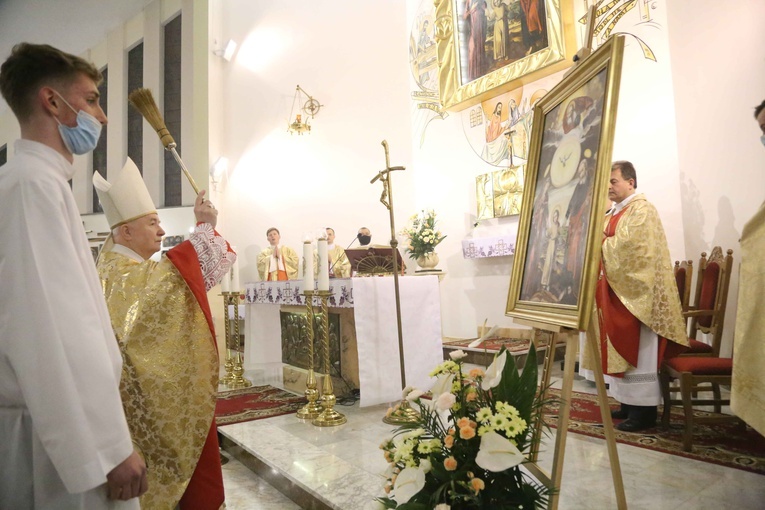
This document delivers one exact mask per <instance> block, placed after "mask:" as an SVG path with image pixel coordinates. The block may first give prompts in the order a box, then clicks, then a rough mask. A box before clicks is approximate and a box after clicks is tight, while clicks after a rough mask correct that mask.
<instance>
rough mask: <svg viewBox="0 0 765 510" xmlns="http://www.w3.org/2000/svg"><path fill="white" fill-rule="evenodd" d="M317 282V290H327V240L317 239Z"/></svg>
mask: <svg viewBox="0 0 765 510" xmlns="http://www.w3.org/2000/svg"><path fill="white" fill-rule="evenodd" d="M317 244H318V246H319V262H318V264H319V284H318V287H317V289H318V290H329V264H328V263H327V240H326V239H319V240H318V242H317Z"/></svg>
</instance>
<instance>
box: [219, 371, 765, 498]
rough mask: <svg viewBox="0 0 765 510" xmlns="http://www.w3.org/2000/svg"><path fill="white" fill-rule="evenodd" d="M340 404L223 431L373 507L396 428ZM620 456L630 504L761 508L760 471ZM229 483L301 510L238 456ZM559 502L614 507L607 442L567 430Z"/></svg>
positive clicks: (257, 377) (628, 450) (272, 462)
mask: <svg viewBox="0 0 765 510" xmlns="http://www.w3.org/2000/svg"><path fill="white" fill-rule="evenodd" d="M556 365H557V364H556ZM279 373H280V370H278V367H274V366H268V367H263V368H262V369H260V370H257V371H254V372H250V373H248V374H246V375H247V376H248V377H250V378H251V379H253V382H254V383H255V384H272V385H275V386H278V385H279V384H280V382H279ZM560 378H561V373H560V372H557V373H555V374H553V380H555V384H554V385H553V386H558V387H559V386H560ZM574 390H576V391H588V392H594V386H593V385H592V384H591V383H589V382H587V381H584V380H581V379H579V378H577V380H576V381H575V382H574ZM336 409H337V410H338V411H340V412H342V413H343V414H345V415H346V416H347V417H348V423H346V424H344V425H341V426H338V427H331V428H320V427H315V426H313V425H311V424H310V423H303V422H301V421H299V420H297V419H296V418H295V417H294V415H286V416H280V417H275V418H270V419H265V420H257V421H252V422H247V423H241V424H234V425H227V426H225V427H221V428H220V431H221V433H222V434H224V435H225V436H226V437H227V438H229V439H231V440H233V441H234V442H235V443H237V444H239V445H241V446H242V447H243V448H244V449H245V450H246V451H247V452H248V453H250V454H252V455H253V456H255V457H256V458H258V459H260V460H262V461H263V462H264V463H265V464H267V465H268V466H269V467H270V469H271V470H272V472H273V473H274V474H276V473H279V474H280V475H281V476H282V477H284V478H285V479H286V480H288V481H289V482H292V484H294V485H293V486H297V487H299V488H302V490H305V491H307V492H310V493H311V494H313V495H314V496H315V497H316V498H318V499H319V500H320V501H321V502H322V503H323V504H324V505H326V506H325V507H329V508H336V509H343V510H364V509H372V508H376V506H375V503H374V498H375V497H376V496H379V495H381V493H382V492H381V486H382V481H383V479H382V477H381V476H380V473H382V472H383V471H384V469H385V468H386V463H385V461H384V459H383V456H382V452H381V450H380V449H379V447H378V446H379V444H380V443H381V442H382V441H383V440H384V439H385V438H387V437H389V436H390V435H391V431H392V429H393V427H391V426H390V425H386V424H385V423H383V422H382V417H383V415H384V413H385V408H384V406H376V407H370V408H359V407H358V404H355V405H353V406H351V407H343V406H338V407H337V408H336ZM553 433H554V430H553ZM554 440H555V438H554V435H553V437H550V438H549V439H547V440H546V441H545V443H544V445H543V452H542V454H541V455H540V465H541V466H542V468H544V469H546V470H548V471H549V470H550V468H551V466H552V449H553V445H554ZM618 452H619V458H620V462H621V469H622V475H623V479H624V486H625V493H626V498H627V503H628V506H629V508H630V509H641V508H646V509H651V510H662V509H673V510H674V509H685V508H687V509H694V510H702V509H721V508H736V509H737V510H746V509H752V510H754V509H758V510H759V509H763V508H765V477H763V476H761V475H756V474H753V473H748V472H745V471H741V470H738V469H732V468H725V467H722V466H717V465H714V464H709V463H705V462H700V461H696V460H691V459H686V458H682V457H678V456H674V455H667V454H662V453H659V452H655V451H651V450H647V449H644V448H637V447H633V446H628V445H623V444H619V445H618ZM224 483H225V487H226V501H227V508H228V510H255V509H274V510H276V509H296V508H300V506H299V505H296V504H295V503H293V502H292V501H290V500H289V499H287V498H286V497H284V496H283V495H281V494H280V493H279V492H278V491H276V490H275V489H274V488H273V487H271V486H270V485H269V484H268V483H266V482H265V481H263V480H262V479H260V478H259V477H258V476H256V475H254V474H253V473H252V472H251V471H249V470H248V469H247V468H246V467H244V466H243V465H242V464H240V463H239V462H237V461H236V460H231V461H230V462H229V463H227V464H226V465H225V466H224ZM559 508H560V509H606V508H616V499H615V497H614V491H613V486H612V480H611V471H610V468H609V460H608V454H607V451H606V447H605V443H604V441H602V440H599V439H594V438H590V437H586V436H582V435H579V434H568V435H567V442H566V454H565V463H564V471H563V483H562V487H561V491H560V504H559Z"/></svg>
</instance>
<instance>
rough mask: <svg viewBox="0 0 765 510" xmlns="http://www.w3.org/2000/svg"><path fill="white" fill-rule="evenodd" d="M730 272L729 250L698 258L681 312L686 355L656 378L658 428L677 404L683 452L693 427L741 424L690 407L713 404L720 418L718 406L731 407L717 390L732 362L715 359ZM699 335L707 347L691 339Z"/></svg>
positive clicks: (688, 448) (667, 362)
mask: <svg viewBox="0 0 765 510" xmlns="http://www.w3.org/2000/svg"><path fill="white" fill-rule="evenodd" d="M732 267H733V250H728V252H727V256H725V257H723V255H722V249H721V248H720V247H719V246H716V247H715V248H714V249H713V250H712V254H711V255H710V257H709V259H707V257H706V253H702V254H701V260H700V261H699V275H698V278H697V281H696V295H695V304H694V305H693V306H689V307H688V309H687V310H685V311H684V312H683V315H684V316H685V317H686V318H687V319H688V318H690V320H691V325H690V335H689V338H690V339H691V352H690V353H685V354H684V355H682V356H678V357H676V358H672V359H668V360H665V361H664V362H663V363H662V366H661V370H660V374H659V376H660V379H661V389H662V395H663V397H664V413H663V414H662V419H661V422H662V426H664V427H665V428H666V427H669V419H670V408H671V406H672V405H677V404H682V406H683V413H684V420H685V428H684V431H683V449H684V450H686V451H691V449H692V443H693V425H694V423H699V422H723V421H725V422H727V421H740V420H739V419H738V418H736V417H735V416H731V415H724V416H714V417H703V418H701V417H694V416H693V406H694V405H712V406H714V411H715V412H716V413H720V411H721V407H722V406H723V405H728V404H730V399H722V398H721V393H720V385H721V384H724V385H730V384H731V380H732V374H733V359H732V358H720V357H719V354H720V343H721V341H722V330H723V325H724V321H725V306H726V304H727V301H728V286H729V284H730V273H731V269H732ZM675 279H676V280H677V273H675ZM699 331H701V332H703V333H706V334H710V335H711V336H712V344H711V345H709V344H706V343H704V342H700V341H698V340H696V336H697V335H698V332H699ZM672 381H678V383H679V386H670V383H671V382H672ZM677 391H679V392H680V399H679V400H672V399H671V393H673V392H677ZM704 392H707V393H708V392H711V393H712V398H702V397H700V394H701V393H704Z"/></svg>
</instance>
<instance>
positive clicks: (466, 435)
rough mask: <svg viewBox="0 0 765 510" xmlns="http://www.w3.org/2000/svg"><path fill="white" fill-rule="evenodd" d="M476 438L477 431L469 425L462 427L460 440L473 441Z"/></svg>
mask: <svg viewBox="0 0 765 510" xmlns="http://www.w3.org/2000/svg"><path fill="white" fill-rule="evenodd" d="M474 437H475V429H474V428H473V427H471V426H470V425H468V426H467V427H462V428H461V429H460V438H462V439H472V438H474Z"/></svg>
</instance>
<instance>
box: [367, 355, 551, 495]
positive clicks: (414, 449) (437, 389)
mask: <svg viewBox="0 0 765 510" xmlns="http://www.w3.org/2000/svg"><path fill="white" fill-rule="evenodd" d="M464 356H465V353H464V352H462V351H455V352H454V353H452V355H451V357H452V359H451V360H448V361H445V362H443V363H441V364H440V365H439V366H437V367H436V369H435V370H433V372H431V374H430V375H431V376H435V377H437V379H436V383H435V385H434V387H433V389H432V390H431V394H432V398H431V399H430V400H427V399H424V398H423V397H424V394H423V392H422V391H420V390H416V389H415V390H411V391H409V393H408V395H407V397H406V398H407V400H410V401H413V402H415V403H417V404H418V405H419V406H420V408H421V411H422V412H421V419H420V421H419V422H418V423H414V424H407V425H404V426H402V427H400V428H399V429H397V430H396V433H395V435H394V436H393V438H391V439H388V440H386V441H384V442H383V444H382V445H380V448H381V449H382V450H384V455H385V459H386V460H387V461H388V462H389V463H390V465H389V467H388V471H387V472H386V482H385V486H384V489H385V492H386V494H387V496H386V497H383V498H378V501H379V502H381V503H382V504H383V506H384V507H385V508H399V509H403V510H425V509H437V510H447V509H452V510H456V509H487V510H488V509H492V510H500V509H520V508H523V509H533V508H543V507H546V506H547V498H548V496H549V493H550V488H548V487H547V486H545V485H543V484H542V483H540V482H538V481H537V480H536V479H535V478H533V477H531V476H530V475H528V474H527V473H525V472H524V471H522V470H521V469H520V465H521V464H522V463H523V462H525V461H526V456H525V454H524V452H527V451H528V450H529V449H530V447H531V446H532V444H531V443H532V441H533V430H534V427H533V426H532V424H533V423H534V422H535V420H540V419H541V409H542V404H543V402H541V398H540V397H539V396H538V393H537V361H536V351H535V349H534V346H533V345H532V346H531V349H530V350H529V354H528V357H527V360H526V364H525V367H524V369H523V372H522V373H521V374H520V375H519V374H518V370H517V369H516V368H515V365H514V363H513V362H512V360H510V361H508V352H507V350H505V349H504V348H503V349H502V350H501V351H500V353H499V354H498V355H497V356H496V357H495V359H494V362H493V363H492V364H491V365H490V366H489V367H488V368H487V370H486V372H484V371H483V370H482V369H480V368H474V369H472V370H471V371H470V372H469V373H464V372H463V371H462V368H463V367H462V363H463V362H462V358H464Z"/></svg>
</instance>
